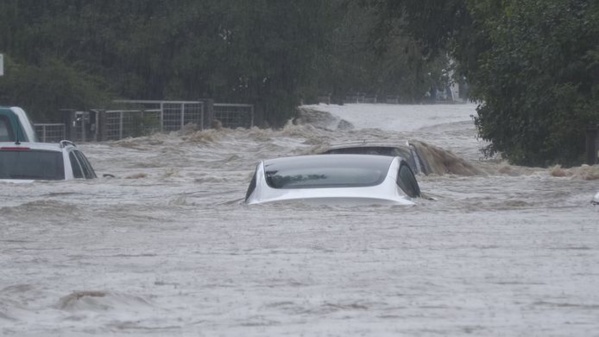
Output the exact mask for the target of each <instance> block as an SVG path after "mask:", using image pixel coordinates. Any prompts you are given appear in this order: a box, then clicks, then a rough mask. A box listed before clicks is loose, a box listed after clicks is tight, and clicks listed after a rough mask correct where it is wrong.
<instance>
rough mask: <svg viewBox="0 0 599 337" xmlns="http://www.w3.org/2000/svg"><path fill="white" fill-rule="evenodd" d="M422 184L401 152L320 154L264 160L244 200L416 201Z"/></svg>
mask: <svg viewBox="0 0 599 337" xmlns="http://www.w3.org/2000/svg"><path fill="white" fill-rule="evenodd" d="M419 196H420V187H419V186H418V182H417V180H416V177H415V175H414V172H413V171H412V169H411V168H410V166H409V164H408V162H407V161H406V160H405V159H403V158H402V157H399V156H396V157H392V156H380V155H354V154H320V155H309V156H294V157H282V158H276V159H269V160H263V161H261V162H260V163H259V164H258V165H257V167H256V170H255V172H254V176H253V178H252V180H251V182H250V185H249V187H248V190H247V193H246V197H245V202H246V203H247V204H260V203H268V202H281V201H302V202H310V203H313V202H314V203H325V204H327V203H334V204H396V205H414V198H418V197H419Z"/></svg>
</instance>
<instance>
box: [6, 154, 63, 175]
mask: <svg viewBox="0 0 599 337" xmlns="http://www.w3.org/2000/svg"><path fill="white" fill-rule="evenodd" d="M64 178H65V176H64V162H63V159H62V153H60V152H56V151H43V150H28V151H10V150H1V151H0V179H33V180H63V179H64Z"/></svg>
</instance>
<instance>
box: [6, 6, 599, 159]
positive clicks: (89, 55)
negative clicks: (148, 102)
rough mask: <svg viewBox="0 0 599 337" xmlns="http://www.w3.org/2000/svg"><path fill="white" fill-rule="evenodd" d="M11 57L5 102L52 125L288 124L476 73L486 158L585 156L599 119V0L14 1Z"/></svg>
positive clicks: (406, 96)
mask: <svg viewBox="0 0 599 337" xmlns="http://www.w3.org/2000/svg"><path fill="white" fill-rule="evenodd" d="M0 53H3V54H4V59H5V67H4V68H5V76H3V77H0V104H11V105H19V106H22V107H24V108H26V109H27V110H28V111H30V113H31V114H33V115H34V116H35V118H36V120H39V121H55V120H56V118H57V117H58V113H59V110H60V109H63V108H74V109H87V108H102V107H105V106H108V105H109V104H110V102H111V101H112V100H113V99H115V98H120V99H152V100H159V99H172V100H197V99H200V98H212V99H214V100H216V101H218V102H240V103H252V104H255V106H256V111H257V112H258V113H260V114H261V115H262V116H264V119H265V120H266V122H267V123H268V124H269V125H271V126H280V125H282V124H283V123H284V122H285V121H286V120H288V119H289V118H290V117H291V116H292V115H293V114H294V113H295V107H296V106H297V105H298V104H300V103H301V102H303V103H313V102H315V101H316V99H317V97H318V96H321V95H329V96H330V97H331V101H332V102H333V103H335V102H342V100H343V98H344V97H345V96H346V95H353V94H356V93H362V94H367V95H377V96H379V97H386V96H393V97H399V99H400V102H405V103H418V102H423V101H424V100H425V99H426V97H427V96H428V95H427V94H428V93H430V92H433V93H434V92H435V90H436V89H438V88H441V89H442V88H444V87H446V86H447V85H448V83H449V82H450V81H452V80H453V81H467V82H468V84H469V87H470V88H471V91H470V94H471V98H472V99H473V100H476V101H477V102H480V104H481V105H480V106H479V109H478V115H477V116H476V117H475V122H476V125H477V127H478V131H479V136H480V137H481V138H483V139H485V140H488V141H490V143H491V145H490V146H489V147H488V148H487V149H486V152H487V154H488V155H494V154H496V153H501V154H502V155H503V157H504V158H506V159H508V160H510V161H511V162H513V163H517V164H525V165H542V166H545V165H550V164H555V163H561V164H566V165H569V164H577V163H580V162H582V160H583V154H584V146H585V145H584V142H585V139H584V130H585V129H586V128H587V127H588V126H589V125H595V124H597V123H599V85H598V83H599V1H597V0H543V1H539V0H444V1H439V0H326V1H323V0H301V1H291V0H252V1H248V0H168V1H166V0H144V1H140V0H52V1H40V0H2V1H1V2H0ZM452 75H453V76H452Z"/></svg>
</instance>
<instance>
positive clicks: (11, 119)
mask: <svg viewBox="0 0 599 337" xmlns="http://www.w3.org/2000/svg"><path fill="white" fill-rule="evenodd" d="M15 141H19V142H37V141H38V138H37V135H36V134H35V129H34V128H33V124H32V123H31V121H30V119H29V116H28V115H27V113H26V112H25V110H23V109H21V108H19V107H15V106H13V107H6V106H0V142H15Z"/></svg>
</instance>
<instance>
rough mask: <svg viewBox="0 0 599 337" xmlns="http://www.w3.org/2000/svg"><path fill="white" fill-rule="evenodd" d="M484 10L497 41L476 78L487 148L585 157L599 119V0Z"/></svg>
mask: <svg viewBox="0 0 599 337" xmlns="http://www.w3.org/2000/svg"><path fill="white" fill-rule="evenodd" d="M481 9H482V10H484V8H476V9H475V10H476V11H479V10H481ZM487 9H488V8H487ZM476 11H475V12H474V13H476V14H478V13H477V12H476ZM483 17H486V20H485V24H484V26H485V31H486V32H488V38H489V41H490V45H491V48H489V49H488V50H485V51H484V52H482V53H480V54H479V57H478V60H477V61H478V68H477V71H475V72H471V76H470V78H469V79H470V81H472V83H473V86H474V89H473V97H474V98H476V99H478V100H479V101H480V102H481V105H480V107H479V109H478V117H477V118H476V125H477V126H478V129H479V134H480V136H481V137H482V138H483V139H487V140H490V141H491V145H489V147H488V148H487V149H486V151H487V154H489V155H492V154H495V153H501V154H502V155H503V156H504V157H505V158H507V159H508V160H510V161H511V162H513V163H516V164H522V165H535V166H547V165H551V164H563V165H575V164H580V163H582V161H583V153H584V146H585V135H584V130H585V129H586V127H587V126H589V125H593V124H596V123H598V122H599V111H598V110H597V109H596V107H597V104H598V102H599V96H598V95H597V93H598V91H599V63H598V62H597V61H598V59H597V54H598V52H599V44H598V42H597V41H599V21H598V20H599V4H597V3H596V2H592V1H583V0H570V1H563V0H545V1H533V0H526V1H504V2H503V3H502V8H501V11H500V12H499V15H498V14H492V15H491V13H485V14H483Z"/></svg>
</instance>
